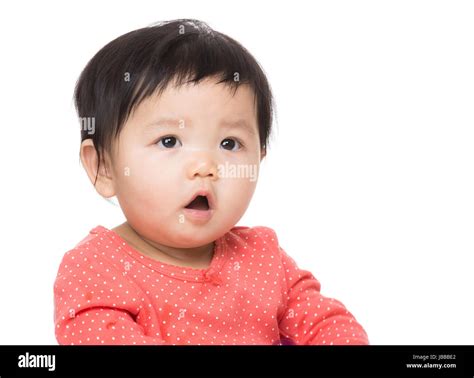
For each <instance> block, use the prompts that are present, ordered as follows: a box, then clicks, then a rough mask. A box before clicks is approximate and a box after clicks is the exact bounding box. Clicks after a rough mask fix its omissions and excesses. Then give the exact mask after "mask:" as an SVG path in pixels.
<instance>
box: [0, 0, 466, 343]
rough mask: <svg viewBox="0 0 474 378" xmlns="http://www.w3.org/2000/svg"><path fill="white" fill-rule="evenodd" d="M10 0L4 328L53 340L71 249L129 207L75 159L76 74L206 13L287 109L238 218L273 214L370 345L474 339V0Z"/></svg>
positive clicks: (4, 37)
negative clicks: (145, 30)
mask: <svg viewBox="0 0 474 378" xmlns="http://www.w3.org/2000/svg"><path fill="white" fill-rule="evenodd" d="M6 4H7V3H6V2H2V3H1V5H0V14H1V16H0V38H1V53H0V55H1V58H0V74H1V80H0V96H1V99H0V100H1V101H0V104H1V137H2V143H1V148H0V154H1V155H0V158H1V160H0V161H1V171H2V175H1V185H0V188H1V189H0V190H1V195H0V198H1V218H0V219H1V230H2V231H1V252H0V267H1V274H0V306H1V308H0V344H56V340H55V337H54V325H53V283H54V279H55V276H56V273H57V269H58V267H59V263H60V261H61V258H62V256H63V255H64V253H65V252H67V251H68V250H69V249H71V248H73V247H74V245H75V244H76V243H77V242H79V241H80V240H81V239H82V238H83V237H85V236H86V235H87V233H88V232H89V230H90V229H91V228H93V227H94V226H96V225H98V224H101V225H103V226H105V227H109V228H111V227H114V226H116V225H117V224H119V223H121V222H122V221H123V220H124V218H123V215H122V213H121V211H120V208H117V207H115V206H114V205H111V204H110V203H108V202H106V201H105V200H104V199H102V198H101V197H100V196H99V195H98V194H97V193H96V192H95V191H94V189H93V187H92V185H91V184H90V182H89V181H88V179H87V177H86V174H85V171H84V170H83V168H82V167H81V165H80V163H79V124H78V121H77V118H76V115H75V112H74V108H73V102H72V95H73V89H74V85H75V82H76V79H77V78H78V76H79V74H80V72H81V70H82V69H83V68H84V66H85V64H86V63H87V61H88V60H89V59H90V58H91V57H92V56H93V55H94V54H95V53H96V52H97V51H98V50H99V49H100V48H101V47H102V46H104V45H105V44H106V43H107V42H109V41H111V40H112V39H114V38H116V37H118V36H119V35H121V34H124V33H126V32H128V31H131V30H134V29H137V28H140V27H144V26H147V25H149V24H151V23H154V22H156V21H160V20H168V19H175V18H185V17H186V18H187V17H189V18H198V19H201V20H203V21H206V22H207V23H209V24H210V26H211V27H213V28H214V29H216V30H218V31H221V32H223V33H225V34H228V35H229V36H231V37H233V38H235V39H236V40H238V41H240V42H241V43H242V44H243V45H244V46H246V47H247V48H248V49H249V50H250V51H251V52H252V53H253V55H254V56H255V57H256V58H257V60H259V61H260V63H261V64H262V66H263V68H264V69H265V71H266V73H267V75H268V79H269V81H270V83H271V85H272V88H273V91H274V95H275V99H276V104H277V112H278V113H277V117H278V118H277V124H276V125H275V133H274V136H273V138H272V141H271V145H270V149H269V153H268V156H267V158H266V159H265V161H264V163H263V166H262V171H261V177H260V180H259V184H258V188H257V191H256V194H255V196H254V198H253V200H252V204H251V206H250V208H249V210H248V212H247V213H246V214H245V216H244V217H243V218H242V220H241V222H240V223H239V224H240V225H247V226H256V225H266V226H269V227H272V228H273V229H275V230H276V231H277V234H278V236H279V240H280V245H281V246H282V247H283V248H284V249H285V250H286V251H287V252H288V254H290V255H291V256H292V257H293V258H294V259H295V260H296V262H297V263H298V265H300V267H302V268H305V269H308V270H310V271H311V272H312V273H313V274H314V275H315V276H316V277H317V278H318V279H319V280H320V282H321V284H322V290H321V291H322V293H323V294H324V295H326V296H330V297H334V298H337V299H339V300H340V301H342V302H343V303H344V304H345V305H346V306H347V307H348V309H349V310H350V311H351V312H352V313H353V314H354V315H355V316H356V318H357V319H358V320H359V322H360V323H361V324H362V325H363V326H364V327H365V329H366V330H367V332H368V334H369V339H370V342H371V343H372V344H473V343H474V325H473V319H474V303H473V300H474V295H473V293H472V291H473V288H474V274H473V252H474V200H473V194H474V178H473V163H474V105H473V104H474V68H473V67H474V48H473V47H474V22H473V20H474V3H473V2H470V1H433V0H430V1H413V0H411V1H325V2H318V1H307V2H303V1H300V2H296V1H291V2H289V1H288V2H280V3H278V2H275V1H239V2H229V3H225V2H218V1H177V2H173V1H122V2H121V1H116V0H114V1H100V2H99V1H84V0H81V1H76V2H72V1H71V2H60V1H57V2H52V1H48V2H45V1H42V2H34V1H31V2H21V1H17V2H14V3H11V2H10V3H8V5H6Z"/></svg>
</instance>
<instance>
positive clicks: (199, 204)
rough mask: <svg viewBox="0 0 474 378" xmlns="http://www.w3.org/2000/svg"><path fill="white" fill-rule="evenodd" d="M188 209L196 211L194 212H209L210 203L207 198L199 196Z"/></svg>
mask: <svg viewBox="0 0 474 378" xmlns="http://www.w3.org/2000/svg"><path fill="white" fill-rule="evenodd" d="M186 209H194V210H209V202H208V200H207V197H206V196H197V197H196V198H194V199H193V200H192V201H191V202H190V203H189V205H188V206H186Z"/></svg>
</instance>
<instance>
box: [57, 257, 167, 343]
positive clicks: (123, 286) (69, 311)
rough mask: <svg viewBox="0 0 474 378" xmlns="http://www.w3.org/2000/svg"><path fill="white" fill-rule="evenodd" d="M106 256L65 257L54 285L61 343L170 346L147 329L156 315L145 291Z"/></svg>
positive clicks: (58, 339)
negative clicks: (141, 291)
mask: <svg viewBox="0 0 474 378" xmlns="http://www.w3.org/2000/svg"><path fill="white" fill-rule="evenodd" d="M94 256H95V257H94ZM101 257H102V256H100V255H99V254H93V253H90V252H88V251H78V250H72V251H70V252H68V253H67V254H66V255H65V257H64V258H63V261H62V263H61V266H60V268H59V272H58V276H57V278H56V282H55V285H54V303H55V312H54V323H55V334H56V339H57V341H58V343H59V344H68V345H85V344H95V345H114V344H115V345H129V344H137V345H142V344H152V345H160V344H164V341H163V339H162V338H161V337H160V336H159V334H158V332H157V333H156V334H155V335H146V334H145V332H144V328H143V326H142V324H146V323H147V320H149V317H150V316H153V314H152V312H151V311H147V310H148V308H147V306H148V304H147V303H145V301H144V300H143V299H142V298H143V295H140V293H139V292H138V290H139V289H138V288H137V287H136V286H135V285H134V284H133V283H132V282H131V281H130V280H129V279H128V277H127V276H126V274H125V275H124V273H123V272H120V271H119V270H117V269H116V268H115V267H114V266H111V265H110V264H108V263H107V261H106V260H104V259H103V258H101ZM129 274H133V272H130V273H129ZM157 331H158V330H157Z"/></svg>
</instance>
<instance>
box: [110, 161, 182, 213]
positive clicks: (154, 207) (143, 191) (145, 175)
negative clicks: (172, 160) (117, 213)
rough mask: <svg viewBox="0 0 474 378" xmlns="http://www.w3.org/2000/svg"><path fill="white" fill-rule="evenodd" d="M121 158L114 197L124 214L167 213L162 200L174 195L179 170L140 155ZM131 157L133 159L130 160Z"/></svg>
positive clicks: (177, 184) (177, 183)
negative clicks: (115, 196) (115, 195)
mask: <svg viewBox="0 0 474 378" xmlns="http://www.w3.org/2000/svg"><path fill="white" fill-rule="evenodd" d="M129 156H130V157H129V158H128V159H127V158H123V159H122V162H121V167H119V169H118V176H117V178H116V182H117V188H116V192H117V198H118V199H119V201H120V203H121V206H122V209H123V210H124V212H140V213H141V214H146V213H149V212H154V213H155V214H156V213H160V212H162V211H165V210H166V208H167V207H166V202H163V198H173V195H174V196H175V195H176V191H177V188H178V187H179V182H178V180H177V175H178V173H177V170H178V168H177V167H175V166H173V165H172V164H163V163H159V162H156V161H153V160H152V159H150V158H149V157H147V156H145V155H140V154H135V155H133V154H130V155H129ZM132 156H133V158H132Z"/></svg>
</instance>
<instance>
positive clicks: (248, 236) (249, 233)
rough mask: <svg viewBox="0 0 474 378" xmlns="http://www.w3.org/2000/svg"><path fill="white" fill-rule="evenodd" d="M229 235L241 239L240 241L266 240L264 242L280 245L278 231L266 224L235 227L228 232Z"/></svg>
mask: <svg viewBox="0 0 474 378" xmlns="http://www.w3.org/2000/svg"><path fill="white" fill-rule="evenodd" d="M227 237H232V238H234V239H239V240H240V241H242V242H246V243H252V242H257V243H259V242H265V243H264V244H269V245H278V238H277V234H276V232H275V231H274V230H273V229H272V228H270V227H266V226H255V227H246V226H237V227H233V228H232V229H231V230H230V231H229V232H228V233H227ZM257 243H256V244H257Z"/></svg>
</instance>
